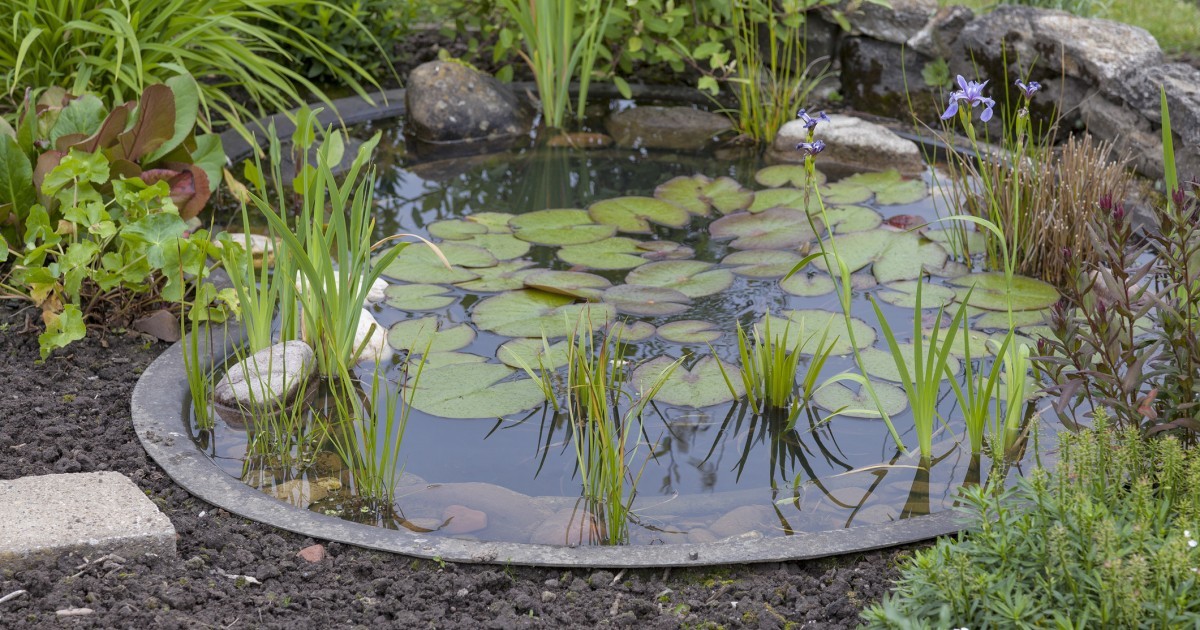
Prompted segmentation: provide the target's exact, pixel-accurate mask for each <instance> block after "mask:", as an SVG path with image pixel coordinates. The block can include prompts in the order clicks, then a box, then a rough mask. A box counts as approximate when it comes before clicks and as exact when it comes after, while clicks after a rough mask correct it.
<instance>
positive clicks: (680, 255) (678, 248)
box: [638, 241, 696, 260]
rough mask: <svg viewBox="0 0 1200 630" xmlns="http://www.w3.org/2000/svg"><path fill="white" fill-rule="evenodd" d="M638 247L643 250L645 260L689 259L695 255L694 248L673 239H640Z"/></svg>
mask: <svg viewBox="0 0 1200 630" xmlns="http://www.w3.org/2000/svg"><path fill="white" fill-rule="evenodd" d="M638 249H643V250H645V251H644V252H643V253H642V258H645V259H646V260H689V259H691V258H694V257H695V256H696V250H694V249H692V248H691V247H688V246H687V245H680V244H679V243H676V242H675V241H641V242H640V243H638Z"/></svg>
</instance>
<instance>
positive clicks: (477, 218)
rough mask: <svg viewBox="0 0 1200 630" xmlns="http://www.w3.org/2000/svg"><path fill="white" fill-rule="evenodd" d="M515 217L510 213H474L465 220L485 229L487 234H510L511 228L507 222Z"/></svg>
mask: <svg viewBox="0 0 1200 630" xmlns="http://www.w3.org/2000/svg"><path fill="white" fill-rule="evenodd" d="M514 216H516V215H514V214H512V213H510V212H476V213H473V214H471V215H470V216H468V217H466V219H465V220H467V221H470V222H472V223H478V224H479V225H482V226H484V227H486V228H487V231H488V233H489V234H511V233H512V227H510V226H509V225H508V222H509V221H511V220H512V218H513V217H514Z"/></svg>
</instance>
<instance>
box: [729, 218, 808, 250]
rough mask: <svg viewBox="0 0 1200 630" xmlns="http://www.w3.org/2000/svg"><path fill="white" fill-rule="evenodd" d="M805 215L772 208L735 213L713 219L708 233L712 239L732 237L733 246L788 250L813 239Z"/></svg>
mask: <svg viewBox="0 0 1200 630" xmlns="http://www.w3.org/2000/svg"><path fill="white" fill-rule="evenodd" d="M813 225H815V226H816V227H817V228H818V229H820V227H821V221H820V219H817V218H814V219H813V223H812V224H811V225H810V223H809V217H808V215H806V214H804V213H803V212H800V211H798V210H792V209H790V208H771V209H769V210H763V211H762V212H758V213H753V214H751V213H749V212H736V213H734V214H730V215H726V216H724V217H721V218H720V219H717V220H716V221H713V222H712V225H710V226H708V230H709V233H710V234H712V237H713V238H715V239H727V238H731V239H734V240H733V242H732V243H730V246H731V247H734V248H736V249H791V248H795V247H799V246H800V245H802V244H804V243H808V242H810V241H812V240H813V239H814V238H816V234H815V233H814V232H813Z"/></svg>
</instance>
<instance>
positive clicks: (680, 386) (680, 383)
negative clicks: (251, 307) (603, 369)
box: [633, 355, 746, 409]
mask: <svg viewBox="0 0 1200 630" xmlns="http://www.w3.org/2000/svg"><path fill="white" fill-rule="evenodd" d="M718 362H719V359H717V358H716V357H713V356H711V355H709V356H705V357H703V358H701V359H700V360H699V361H697V362H696V365H694V366H692V369H690V370H688V369H686V368H684V367H683V366H682V365H680V366H677V367H676V368H675V370H674V371H672V372H671V374H670V376H668V377H667V380H666V382H665V383H664V384H663V386H662V389H660V390H658V394H657V395H656V396H655V397H654V400H657V401H659V402H663V403H666V404H668V405H675V406H678V407H695V408H697V409H699V408H702V407H711V406H712V405H719V404H721V403H726V402H729V401H731V400H734V399H736V398H741V397H742V396H745V395H746V391H745V388H744V386H743V385H742V376H741V370H739V369H738V368H737V366H733V365H730V364H728V363H720V364H718ZM672 363H674V360H673V359H670V358H668V357H658V358H655V359H651V360H650V361H647V362H645V363H643V364H642V365H640V366H638V368H637V369H636V370H634V371H633V383H634V385H636V386H637V388H638V389H639V390H641V391H643V392H646V391H650V389H651V388H652V387H654V384H655V383H656V382H657V381H658V379H659V378H660V376H661V375H662V373H663V370H665V369H667V368H668V367H669V366H670V365H671V364H672ZM721 366H724V368H725V374H726V375H728V377H729V382H730V383H732V384H733V386H734V392H730V391H729V386H728V385H726V384H725V377H724V376H722V375H721Z"/></svg>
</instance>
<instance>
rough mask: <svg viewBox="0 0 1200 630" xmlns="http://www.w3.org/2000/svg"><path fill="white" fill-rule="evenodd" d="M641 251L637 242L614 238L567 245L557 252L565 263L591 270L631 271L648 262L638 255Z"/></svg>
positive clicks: (619, 237) (620, 237)
mask: <svg viewBox="0 0 1200 630" xmlns="http://www.w3.org/2000/svg"><path fill="white" fill-rule="evenodd" d="M642 251H643V250H642V249H640V248H639V247H638V241H635V240H633V239H631V238H625V237H624V236H614V237H612V238H606V239H604V240H602V241H596V242H595V243H585V244H583V245H569V246H567V247H564V248H562V249H560V250H558V257H559V259H560V260H562V261H563V262H565V263H568V264H572V265H578V266H580V267H588V268H591V269H633V268H634V267H637V266H639V265H644V264H646V263H647V262H649V261H648V260H646V259H645V258H642V257H641V256H640V255H639V254H641V253H642Z"/></svg>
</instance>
